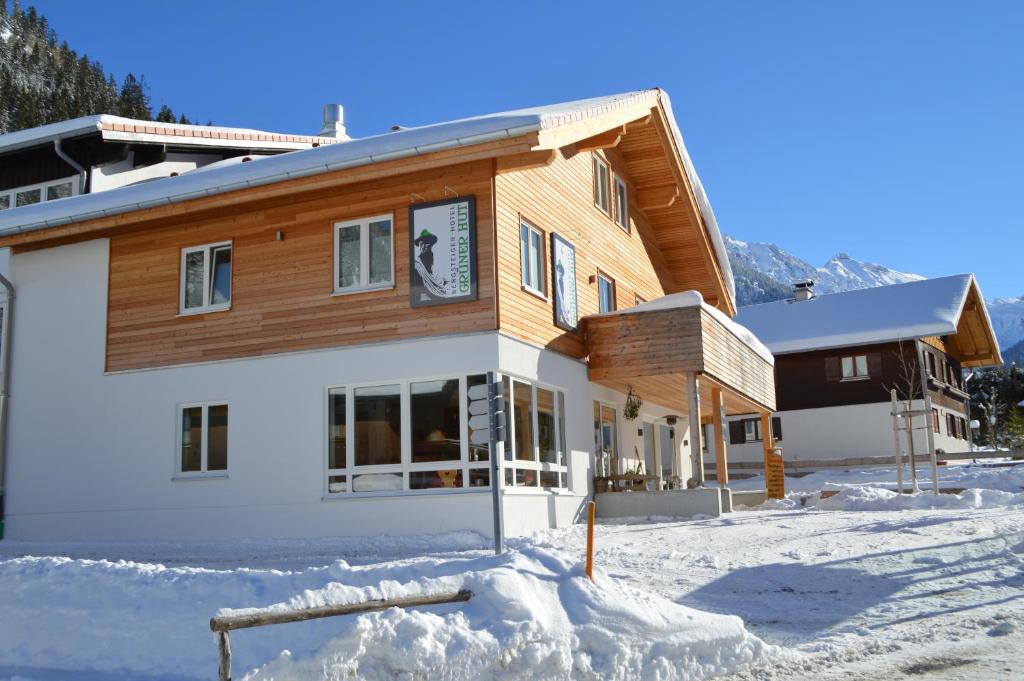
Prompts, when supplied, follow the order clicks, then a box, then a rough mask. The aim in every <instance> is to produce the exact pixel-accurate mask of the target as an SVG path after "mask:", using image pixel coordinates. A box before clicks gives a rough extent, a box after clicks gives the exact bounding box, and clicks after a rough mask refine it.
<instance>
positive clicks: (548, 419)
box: [537, 388, 558, 463]
mask: <svg viewBox="0 0 1024 681" xmlns="http://www.w3.org/2000/svg"><path fill="white" fill-rule="evenodd" d="M555 435H556V433H555V394H554V393H553V392H551V391H550V390H545V389H544V388H537V443H538V445H539V446H540V460H541V462H542V463H558V453H557V446H556V443H555Z"/></svg>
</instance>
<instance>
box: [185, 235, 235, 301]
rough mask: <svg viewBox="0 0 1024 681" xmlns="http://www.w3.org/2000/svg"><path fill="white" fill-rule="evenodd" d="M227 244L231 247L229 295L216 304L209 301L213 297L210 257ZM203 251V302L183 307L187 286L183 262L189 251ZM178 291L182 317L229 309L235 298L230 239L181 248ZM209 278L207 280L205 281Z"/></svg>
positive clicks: (232, 251) (233, 249) (233, 264)
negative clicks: (224, 300)
mask: <svg viewBox="0 0 1024 681" xmlns="http://www.w3.org/2000/svg"><path fill="white" fill-rule="evenodd" d="M225 246H227V247H228V248H230V249H231V282H230V286H231V295H230V296H228V301H227V302H226V303H218V304H216V305H214V304H212V303H210V300H211V299H212V297H213V276H212V274H213V272H212V271H211V270H210V257H211V254H212V253H213V251H214V250H216V249H218V248H223V247H225ZM198 252H202V253H203V304H202V305H201V306H200V307H190V308H186V307H185V292H186V290H187V288H188V281H187V279H186V276H187V275H186V272H185V263H186V261H187V259H188V255H189V254H190V253H198ZM179 276H180V282H179V289H180V290H179V291H178V316H181V317H184V316H188V315H194V314H206V313H208V312H223V311H224V310H230V309H231V302H232V301H233V300H234V298H235V248H234V245H233V244H232V242H231V241H218V242H216V243H212V244H203V245H202V246H189V247H187V248H183V249H181V272H180V275H179ZM207 279H209V281H207Z"/></svg>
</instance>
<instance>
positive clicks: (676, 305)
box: [589, 291, 775, 365]
mask: <svg viewBox="0 0 1024 681" xmlns="http://www.w3.org/2000/svg"><path fill="white" fill-rule="evenodd" d="M689 307H699V308H701V309H703V310H704V311H705V312H707V313H708V314H710V315H711V316H712V317H714V318H715V319H717V320H718V321H719V322H721V324H722V325H723V326H725V328H726V329H728V330H729V331H730V333H732V334H733V335H734V336H736V338H738V339H739V340H740V341H742V342H743V344H744V345H746V346H747V347H749V348H750V349H751V350H753V351H754V352H756V353H757V355H758V356H759V357H761V359H763V360H764V361H766V362H768V363H769V364H772V365H774V364H775V357H773V356H772V353H771V351H770V350H769V349H768V348H767V347H765V345H764V343H762V342H761V341H760V340H759V339H758V337H757V336H755V335H754V334H753V333H752V332H751V331H750V329H748V328H746V327H745V326H743V325H742V324H740V323H738V321H736V320H733V319H730V318H729V316H728V315H727V314H725V313H724V312H722V311H721V310H719V309H718V308H716V307H712V306H711V305H708V304H707V303H705V302H704V296H702V295H701V294H700V291H680V292H678V293H670V294H668V295H667V296H662V297H661V298H655V299H654V300H649V301H647V302H644V303H640V304H639V305H634V306H633V307H627V308H624V309H621V310H611V311H609V312H600V313H597V314H593V315H589V316H591V317H612V316H615V315H628V314H639V313H642V312H657V311H660V310H676V309H681V308H689Z"/></svg>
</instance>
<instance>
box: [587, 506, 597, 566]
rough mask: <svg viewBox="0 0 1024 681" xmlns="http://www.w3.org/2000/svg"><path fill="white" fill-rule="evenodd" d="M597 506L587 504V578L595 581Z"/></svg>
mask: <svg viewBox="0 0 1024 681" xmlns="http://www.w3.org/2000/svg"><path fill="white" fill-rule="evenodd" d="M596 509H597V505H596V504H595V503H594V502H593V501H588V502H587V577H589V578H590V581H594V513H595V510H596Z"/></svg>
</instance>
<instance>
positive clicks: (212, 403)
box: [171, 400, 231, 480]
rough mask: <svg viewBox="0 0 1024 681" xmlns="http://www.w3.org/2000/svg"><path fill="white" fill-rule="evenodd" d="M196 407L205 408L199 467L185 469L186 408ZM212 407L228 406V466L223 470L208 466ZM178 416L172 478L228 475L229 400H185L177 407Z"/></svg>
mask: <svg viewBox="0 0 1024 681" xmlns="http://www.w3.org/2000/svg"><path fill="white" fill-rule="evenodd" d="M194 407H202V410H203V427H202V430H201V431H200V435H199V446H200V450H199V452H200V454H199V461H200V463H199V468H200V470H198V471H183V470H181V448H182V445H183V444H184V442H183V441H182V425H183V423H184V419H185V410H186V409H192V408H194ZM210 407H227V408H228V452H227V468H225V469H224V470H222V471H209V470H207V469H206V467H207V459H206V457H207V451H206V449H207V437H208V436H207V433H208V431H209V428H210ZM175 409H176V410H177V411H176V418H175V428H176V430H177V436H176V437H175V442H176V446H175V448H174V469H173V470H174V472H173V475H172V477H171V479H172V480H196V479H199V480H209V479H219V478H226V477H228V471H229V470H231V405H230V404H229V403H228V401H227V400H208V401H205V402H183V403H181V404H179V405H177V406H176V407H175Z"/></svg>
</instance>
